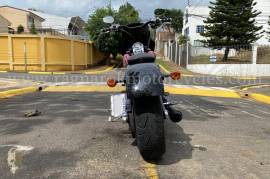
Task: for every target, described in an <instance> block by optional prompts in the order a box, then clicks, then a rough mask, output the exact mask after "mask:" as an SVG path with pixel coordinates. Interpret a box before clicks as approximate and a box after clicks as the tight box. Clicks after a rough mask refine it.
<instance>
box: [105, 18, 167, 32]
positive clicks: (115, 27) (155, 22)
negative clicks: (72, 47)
mask: <svg viewBox="0 0 270 179" xmlns="http://www.w3.org/2000/svg"><path fill="white" fill-rule="evenodd" d="M171 21H172V19H171V18H163V19H160V18H157V19H156V20H151V21H148V22H146V23H144V24H142V25H140V26H135V27H129V26H126V25H116V24H114V25H112V26H111V27H109V28H104V29H102V30H101V31H102V32H104V33H108V32H116V31H118V30H121V29H124V28H126V29H136V28H143V27H145V26H147V25H149V24H150V25H151V26H152V27H154V26H160V25H161V24H163V23H166V22H171Z"/></svg>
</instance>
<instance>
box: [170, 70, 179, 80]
mask: <svg viewBox="0 0 270 179" xmlns="http://www.w3.org/2000/svg"><path fill="white" fill-rule="evenodd" d="M170 77H171V78H172V79H173V80H180V79H181V73H180V72H178V71H177V72H173V73H171V74H170Z"/></svg>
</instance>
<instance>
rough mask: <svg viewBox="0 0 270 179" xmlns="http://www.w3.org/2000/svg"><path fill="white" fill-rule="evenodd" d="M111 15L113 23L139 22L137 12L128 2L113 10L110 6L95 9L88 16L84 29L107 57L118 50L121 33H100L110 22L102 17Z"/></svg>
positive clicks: (114, 54)
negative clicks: (117, 9)
mask: <svg viewBox="0 0 270 179" xmlns="http://www.w3.org/2000/svg"><path fill="white" fill-rule="evenodd" d="M105 16H113V17H114V19H115V23H118V24H124V25H126V24H129V23H136V22H139V21H140V19H139V13H138V11H136V9H135V8H134V7H133V6H132V5H131V4H129V3H126V4H124V5H122V6H120V8H119V11H115V10H113V9H112V8H111V6H110V5H109V6H107V7H104V8H99V9H96V11H95V12H94V13H93V14H91V15H90V16H89V20H88V23H87V27H86V30H87V31H88V32H89V34H90V39H91V40H92V41H94V43H95V45H96V46H97V48H98V50H99V51H101V52H103V53H106V54H107V57H108V56H109V55H110V54H113V56H114V57H116V56H117V53H118V52H119V50H120V41H121V34H119V33H102V32H101V29H104V28H108V27H109V26H110V24H106V23H104V22H103V17H105Z"/></svg>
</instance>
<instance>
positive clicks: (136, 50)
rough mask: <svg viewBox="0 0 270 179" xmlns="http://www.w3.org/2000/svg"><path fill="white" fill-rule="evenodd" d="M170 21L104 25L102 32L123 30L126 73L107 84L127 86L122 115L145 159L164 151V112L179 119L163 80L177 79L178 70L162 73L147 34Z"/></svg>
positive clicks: (171, 117)
mask: <svg viewBox="0 0 270 179" xmlns="http://www.w3.org/2000/svg"><path fill="white" fill-rule="evenodd" d="M170 21H171V20H170V19H156V20H152V21H148V22H146V23H137V24H130V25H127V26H123V25H112V26H111V27H110V28H107V29H103V32H104V33H109V32H119V33H122V47H123V48H122V53H123V55H124V54H125V55H124V56H128V59H127V68H126V72H125V77H124V79H123V80H121V81H117V80H115V79H109V80H108V81H107V84H108V86H110V87H115V86H116V85H117V83H123V84H124V86H126V94H125V105H124V106H125V109H124V110H125V111H124V115H125V117H126V118H127V120H126V121H127V122H128V124H129V129H130V131H131V134H132V137H134V138H136V143H137V146H138V148H139V150H140V153H141V155H142V156H143V158H144V159H146V160H156V159H159V158H160V157H161V156H162V155H163V154H164V152H165V148H166V147H165V134H164V120H165V119H166V118H167V116H168V117H169V118H170V119H171V120H172V121H173V122H180V121H181V120H182V113H181V112H179V111H176V110H175V109H174V108H173V107H172V106H173V104H171V103H169V102H168V100H167V98H166V96H167V95H168V94H165V92H164V83H163V82H164V79H165V78H166V77H171V78H172V79H173V80H179V79H180V77H181V74H180V73H179V72H174V73H171V74H163V73H162V72H161V71H160V68H159V65H158V64H156V63H155V60H156V57H155V55H154V54H153V53H152V52H153V51H154V48H155V44H154V41H153V40H151V38H150V28H157V27H159V26H161V25H162V24H164V23H167V22H170ZM104 22H106V23H113V18H112V17H105V18H104Z"/></svg>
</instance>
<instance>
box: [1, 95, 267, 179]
mask: <svg viewBox="0 0 270 179" xmlns="http://www.w3.org/2000/svg"><path fill="white" fill-rule="evenodd" d="M109 99H110V94H109V93H80V92H77V93H55V92H53V93H50V92H36V93H31V94H27V95H22V96H17V97H13V98H11V99H6V100H1V105H0V135H1V137H0V173H1V178H4V179H5V178H20V179H21V178H25V179H28V178H57V179H58V178H63V179H69V178H72V179H73V178H265V179H266V178H269V176H270V123H269V119H270V107H269V105H265V104H260V103H256V102H252V101H249V100H246V99H229V98H212V97H198V96H196V97H195V96H180V95H179V96H172V97H171V99H172V100H173V101H175V102H177V103H178V104H177V106H176V107H177V108H178V109H180V110H181V111H182V112H183V114H184V119H183V121H182V122H180V123H179V124H174V123H172V122H170V121H166V125H165V130H166V145H167V146H166V150H167V152H166V153H165V155H164V156H163V158H162V160H160V161H157V162H153V163H152V164H149V163H147V162H145V161H143V159H142V158H141V156H140V154H139V152H138V150H137V148H136V147H135V146H134V139H132V137H131V135H130V134H129V132H128V126H127V124H125V123H123V122H108V117H109V112H108V109H109V106H110V104H109ZM36 109H37V110H39V111H41V112H42V113H41V115H39V116H36V117H31V118H27V117H24V114H25V113H28V112H31V111H33V110H36Z"/></svg>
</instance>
